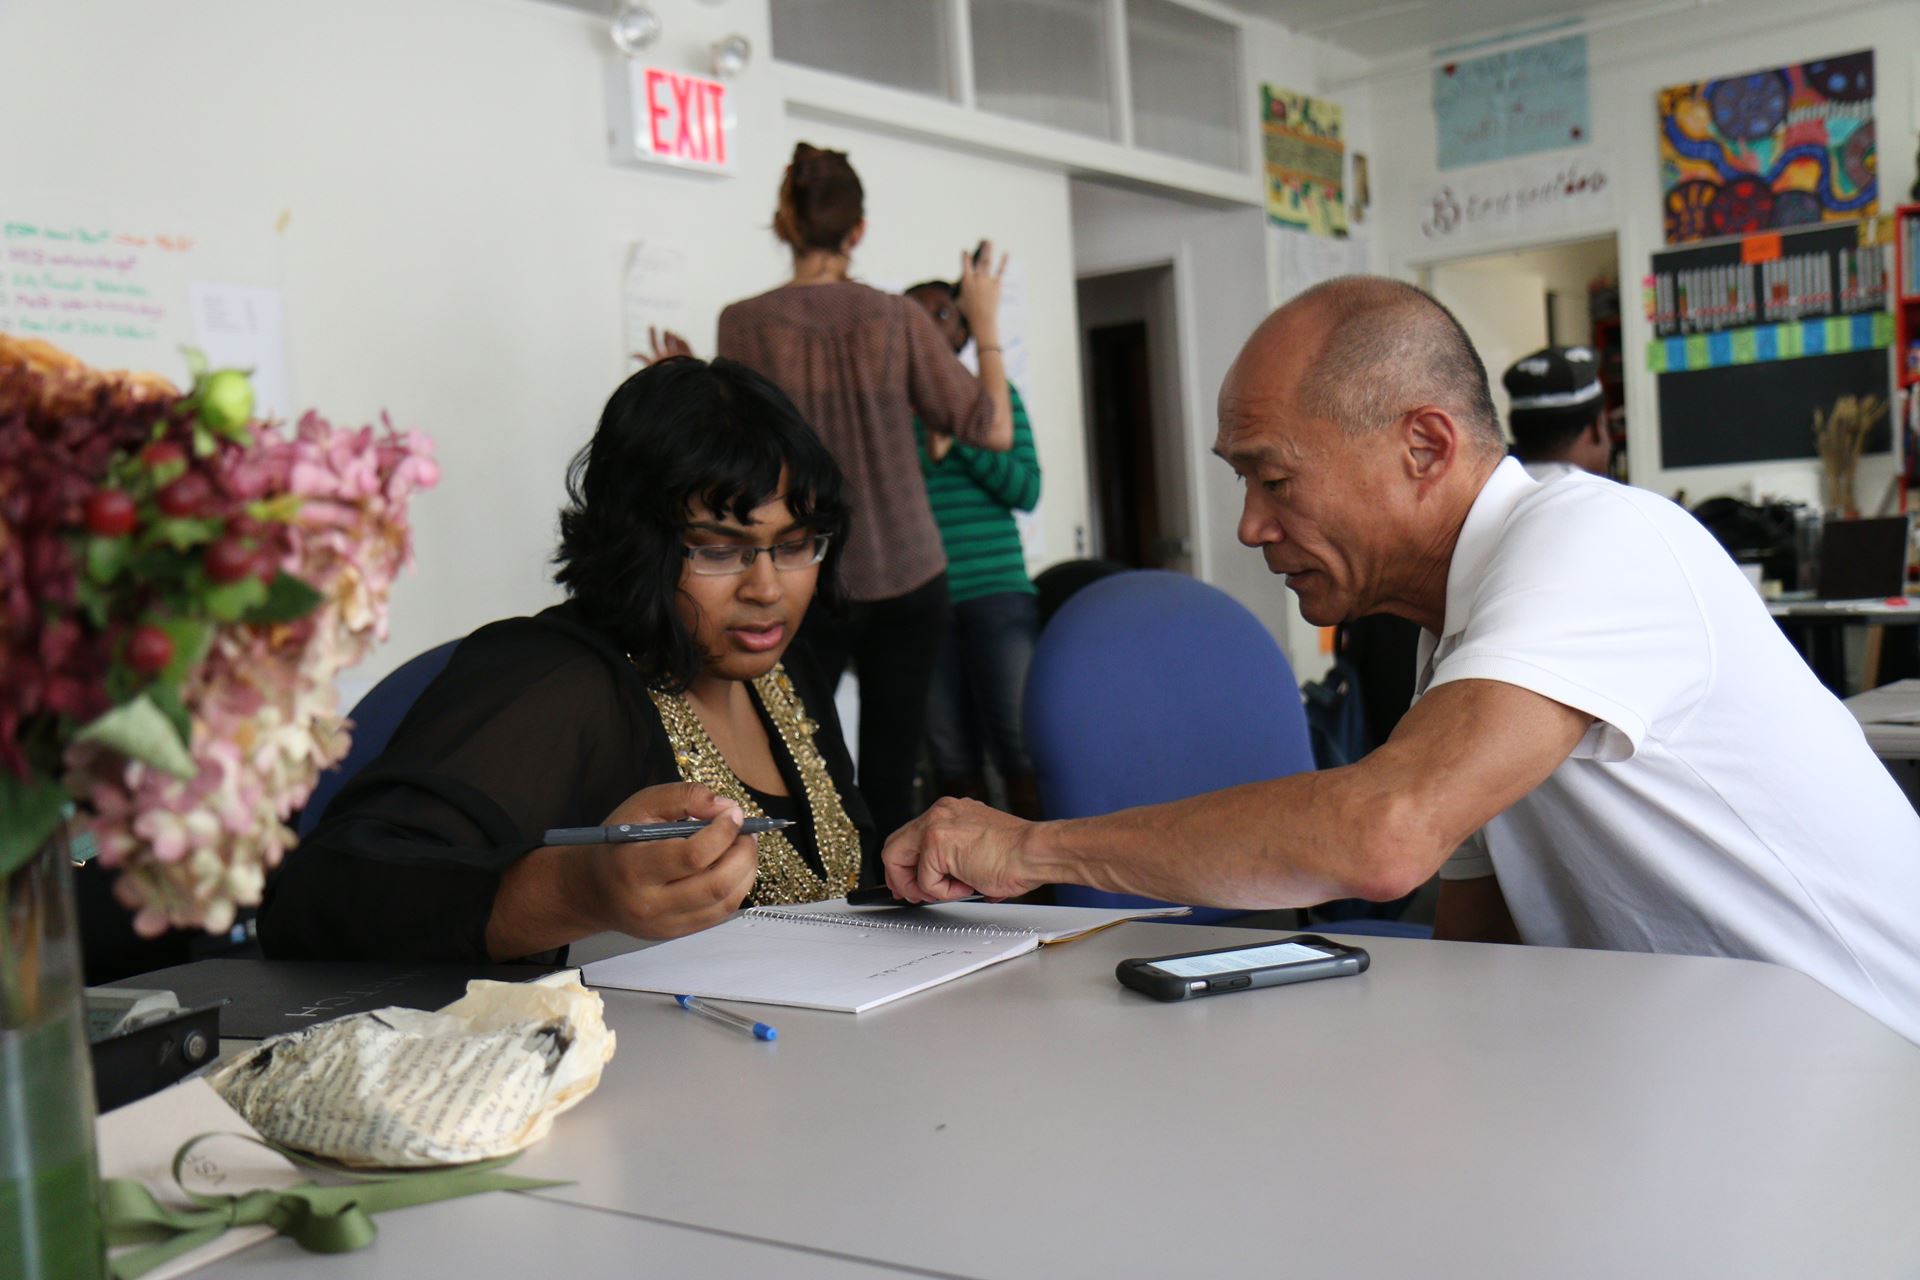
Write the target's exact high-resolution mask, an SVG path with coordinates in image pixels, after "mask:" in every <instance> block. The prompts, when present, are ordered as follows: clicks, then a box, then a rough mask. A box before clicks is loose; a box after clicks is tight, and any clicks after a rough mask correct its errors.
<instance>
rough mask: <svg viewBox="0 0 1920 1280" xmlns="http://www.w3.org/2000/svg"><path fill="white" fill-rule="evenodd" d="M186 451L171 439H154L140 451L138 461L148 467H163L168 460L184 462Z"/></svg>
mask: <svg viewBox="0 0 1920 1280" xmlns="http://www.w3.org/2000/svg"><path fill="white" fill-rule="evenodd" d="M186 460H187V451H186V450H185V449H182V448H181V447H180V446H179V445H177V444H175V443H174V442H173V441H171V440H155V441H154V442H153V443H152V444H150V445H148V446H147V447H146V448H144V449H142V450H141V451H140V461H142V462H144V463H146V464H147V465H148V466H150V467H164V466H166V465H167V464H168V463H170V462H185V461H186Z"/></svg>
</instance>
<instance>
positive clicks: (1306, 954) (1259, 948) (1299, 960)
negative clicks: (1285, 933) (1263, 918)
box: [1113, 933, 1371, 1000]
mask: <svg viewBox="0 0 1920 1280" xmlns="http://www.w3.org/2000/svg"><path fill="white" fill-rule="evenodd" d="M1370 960H1371V957H1369V956H1368V955H1367V953H1366V952H1364V951H1362V950H1361V949H1360V948H1359V947H1349V946H1347V945H1346V944H1344V943H1340V942H1329V941H1328V940H1327V939H1325V938H1323V937H1321V936H1320V935H1318V934H1315V933H1301V934H1296V935H1294V936H1293V937H1291V938H1278V939H1273V938H1269V939H1268V940H1267V941H1265V942H1252V943H1248V944H1247V945H1246V946H1243V947H1215V948H1212V949H1211V950H1207V951H1186V952H1182V953H1181V954H1179V955H1175V956H1154V957H1152V958H1151V959H1144V960H1122V961H1121V962H1120V964H1119V967H1118V968H1116V969H1115V970H1114V971H1113V976H1114V977H1116V978H1118V979H1120V981H1121V984H1122V985H1124V986H1129V987H1132V988H1133V989H1134V990H1135V991H1144V992H1146V993H1147V994H1148V995H1150V996H1152V997H1153V998H1154V999H1155V1000H1191V999H1193V998H1194V997H1195V996H1217V995H1220V994H1221V993H1222V992H1226V991H1246V990H1249V989H1250V988H1253V987H1277V986H1280V985H1281V984H1282V983H1287V982H1312V981H1313V980H1314V979H1315V978H1344V977H1346V976H1347V975H1349V974H1355V973H1365V972H1366V971H1367V965H1368V963H1369V962H1370Z"/></svg>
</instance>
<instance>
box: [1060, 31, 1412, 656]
mask: <svg viewBox="0 0 1920 1280" xmlns="http://www.w3.org/2000/svg"><path fill="white" fill-rule="evenodd" d="M1245 48H1246V56H1247V61H1248V68H1249V71H1250V72H1251V77H1250V78H1251V80H1252V85H1251V89H1252V100H1251V101H1250V102H1249V104H1248V112H1249V117H1250V123H1249V127H1250V128H1253V129H1256V130H1257V128H1258V114H1259V101H1258V93H1259V86H1260V84H1261V83H1263V82H1265V83H1272V84H1277V85H1280V86H1281V87H1283V88H1288V89H1294V90H1298V91H1301V92H1304V93H1313V94H1318V95H1320V96H1325V97H1331V98H1333V99H1334V100H1335V101H1338V102H1339V103H1340V104H1341V106H1342V108H1343V111H1344V119H1343V124H1344V126H1345V130H1346V141H1347V147H1348V149H1349V150H1350V151H1361V152H1369V153H1371V152H1372V151H1373V147H1374V133H1373V127H1372V121H1373V118H1374V113H1373V108H1372V104H1371V101H1370V99H1369V97H1368V95H1367V94H1366V93H1364V92H1359V91H1351V90H1349V91H1331V90H1330V89H1329V87H1328V86H1329V84H1330V83H1331V82H1332V79H1333V78H1334V77H1336V76H1342V75H1350V74H1353V73H1354V72H1356V71H1357V70H1359V69H1360V68H1361V67H1362V66H1363V64H1362V63H1361V62H1360V61H1359V60H1358V59H1356V58H1353V57H1351V56H1350V55H1347V54H1344V53H1341V52H1340V51H1338V50H1335V49H1331V48H1329V47H1327V46H1325V45H1323V44H1320V43H1318V42H1316V41H1313V40H1308V39H1304V38H1301V37H1297V36H1294V35H1292V34H1291V33H1289V32H1288V31H1286V30H1285V29H1284V28H1282V27H1279V26H1277V25H1275V24H1272V23H1267V22H1251V23H1249V24H1248V26H1247V27H1246V45H1245ZM1375 172H1376V173H1377V172H1378V168H1377V166H1376V168H1375ZM1376 192H1377V188H1376ZM1380 218H1381V211H1380V208H1379V206H1378V205H1377V204H1376V206H1375V207H1374V209H1373V210H1371V211H1370V212H1369V215H1368V220H1367V221H1366V222H1365V223H1363V224H1361V225H1360V226H1358V227H1356V228H1355V233H1354V241H1353V243H1352V244H1351V245H1349V246H1347V248H1346V251H1345V252H1343V253H1342V254H1340V257H1341V258H1342V259H1343V260H1344V261H1347V262H1349V263H1350V264H1351V265H1352V266H1353V267H1355V268H1358V269H1375V264H1376V263H1377V261H1378V247H1377V243H1376V238H1377V237H1376V232H1375V231H1374V228H1377V227H1378V226H1379V225H1380ZM1073 227H1074V232H1073V244H1074V260H1075V266H1076V269H1077V270H1078V272H1079V274H1080V275H1082V276H1087V275H1095V274H1099V273H1102V272H1109V271H1120V270H1127V269H1130V268H1134V267H1140V266H1148V265H1154V264H1158V263H1163V262H1169V261H1170V262H1172V263H1173V264H1174V291H1175V309H1176V313H1177V316H1178V320H1179V328H1180V333H1179V342H1180V369H1181V384H1182V385H1181V410H1182V422H1181V427H1182V431H1183V437H1184V440H1185V445H1186V448H1185V458H1186V463H1187V478H1186V482H1187V493H1188V502H1187V505H1188V509H1189V512H1190V519H1191V522H1192V533H1191V537H1192V541H1193V548H1194V555H1193V565H1194V573H1195V575H1196V576H1198V577H1199V578H1200V579H1201V580H1203V581H1205V582H1210V583H1212V584H1214V585H1215V586H1218V587H1220V588H1222V589H1223V590H1225V591H1227V592H1228V593H1229V594H1231V595H1233V596H1234V597H1235V598H1236V599H1238V600H1239V601H1240V602H1241V603H1242V604H1244V605H1246V606H1247V607H1248V608H1249V609H1251V610H1252V611H1253V613H1254V614H1255V615H1256V616H1257V617H1259V618H1260V620H1261V621H1262V622H1263V623H1265V624H1266V626H1267V628H1268V629H1269V630H1270V631H1272V632H1273V634H1274V636H1275V637H1276V638H1277V639H1278V640H1279V641H1280V643H1281V646H1282V647H1283V648H1284V649H1285V650H1286V651H1287V655H1288V658H1289V659H1290V660H1291V662H1292V664H1293V668H1294V674H1295V675H1296V676H1298V677H1299V678H1300V679H1302V680H1308V679H1314V678H1316V677H1318V676H1319V675H1320V674H1321V673H1322V672H1323V671H1324V670H1325V667H1326V665H1327V659H1326V658H1325V657H1324V656H1323V655H1321V653H1320V652H1319V632H1318V629H1317V628H1315V627H1313V626H1312V625H1311V624H1309V623H1308V622H1307V621H1306V620H1305V619H1303V618H1302V617H1301V616H1300V612H1299V608H1298V605H1297V602H1296V601H1295V599H1294V597H1293V595H1292V594H1291V593H1290V592H1289V591H1288V590H1287V589H1286V586H1285V584H1284V583H1282V582H1281V581H1280V579H1278V578H1276V577H1274V576H1273V575H1272V574H1270V573H1269V572H1267V567H1266V563H1265V561H1264V560H1263V559H1262V558H1261V556H1260V553H1259V552H1258V551H1255V550H1253V549H1250V548H1248V547H1244V546H1242V545H1240V542H1239V539H1238V537H1237V536H1236V535H1235V532H1234V531H1235V527H1236V525H1237V524H1238V521H1239V515H1240V501H1241V491H1240V487H1239V485H1238V484H1237V483H1236V482H1235V480H1234V478H1233V473H1232V471H1231V470H1230V469H1229V468H1228V467H1227V466H1226V464H1225V463H1223V462H1221V461H1220V460H1219V459H1218V458H1216V457H1214V456H1213V454H1212V449H1213V441H1214V434H1215V431H1216V429H1217V426H1218V422H1217V415H1216V413H1215V403H1216V401H1217V399H1218V396H1219V391H1220V383H1221V380H1222V379H1223V378H1225V376H1226V372H1227V369H1228V367H1229V366H1230V365H1231V364H1232V363H1233V359H1234V357H1235V356H1236V355H1238V354H1239V351H1240V347H1241V345H1242V344H1243V343H1244V342H1245V341H1246V340H1247V337H1248V336H1249V335H1250V334H1251V333H1252V332H1253V329H1254V326H1256V325H1257V324H1259V323H1260V321H1261V320H1262V319H1263V318H1265V316H1266V315H1267V313H1268V312H1269V311H1270V310H1272V309H1273V307H1274V306H1275V305H1277V304H1278V303H1280V302H1282V301H1284V300H1285V299H1284V298H1283V297H1280V296H1276V295H1277V288H1278V286H1277V283H1276V276H1275V270H1274V268H1275V264H1276V260H1277V258H1278V256H1279V255H1280V253H1281V251H1282V249H1283V247H1284V238H1285V237H1297V236H1299V235H1300V233H1299V232H1295V231H1288V230H1282V229H1279V228H1275V227H1271V226H1269V225H1268V223H1267V220H1266V214H1265V210H1264V208H1263V207H1262V206H1259V205H1247V206H1242V207H1226V208H1222V207H1218V206H1209V205H1204V204H1200V203H1197V202H1194V201H1191V200H1184V199H1177V198H1174V197H1172V196H1166V195H1154V194H1148V193H1145V192H1140V191H1132V190H1121V189H1118V188H1115V187H1112V186H1103V185H1099V184H1096V183H1092V182H1084V181H1083V182H1076V183H1075V184H1074V186H1073Z"/></svg>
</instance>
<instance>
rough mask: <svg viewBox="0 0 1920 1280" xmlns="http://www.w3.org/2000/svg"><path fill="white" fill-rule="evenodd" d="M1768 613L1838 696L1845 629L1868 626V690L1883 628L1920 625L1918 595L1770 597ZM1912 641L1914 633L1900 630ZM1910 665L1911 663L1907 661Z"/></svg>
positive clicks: (1864, 668) (1843, 683)
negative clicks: (1830, 597) (1782, 598)
mask: <svg viewBox="0 0 1920 1280" xmlns="http://www.w3.org/2000/svg"><path fill="white" fill-rule="evenodd" d="M1767 612H1768V613H1769V614H1772V615H1773V620H1774V621H1775V622H1777V623H1779V624H1780V629H1781V630H1783V631H1785V632H1786V633H1787V638H1788V639H1789V640H1791V641H1793V644H1794V647H1795V648H1797V649H1799V650H1800V652H1801V654H1802V656H1804V657H1805V658H1806V660H1807V665H1808V666H1810V667H1812V668H1813V673H1814V674H1815V675H1817V676H1819V677H1820V683H1822V684H1824V685H1825V686H1827V688H1828V689H1829V690H1831V691H1832V692H1833V695H1834V696H1835V697H1838V698H1844V697H1846V696H1847V663H1846V647H1845V640H1846V629H1847V628H1848V627H1866V628H1867V629H1868V630H1867V646H1866V653H1865V660H1864V662H1863V663H1862V664H1861V679H1860V683H1861V686H1862V687H1863V688H1867V689H1871V688H1873V687H1874V686H1875V685H1877V684H1878V683H1879V682H1880V666H1881V649H1882V646H1883V644H1884V640H1885V632H1884V631H1883V628H1886V627H1900V628H1906V627H1912V626H1916V625H1920V597H1916V596H1906V597H1896V598H1894V599H1869V600H1769V601H1767ZM1900 634H1901V635H1902V636H1903V637H1904V639H1903V641H1902V643H1904V644H1906V645H1908V646H1911V645H1912V644H1913V642H1914V640H1913V633H1912V632H1909V631H1904V630H1903V631H1901V632H1900ZM1907 665H1908V666H1909V667H1911V666H1912V663H1911V662H1909V663H1908V664H1907Z"/></svg>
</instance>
